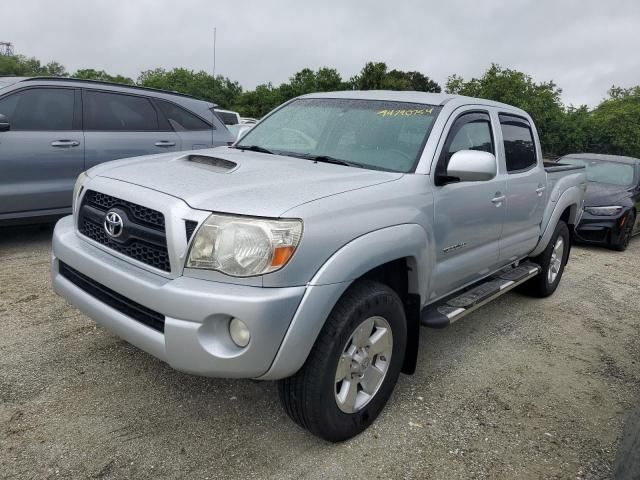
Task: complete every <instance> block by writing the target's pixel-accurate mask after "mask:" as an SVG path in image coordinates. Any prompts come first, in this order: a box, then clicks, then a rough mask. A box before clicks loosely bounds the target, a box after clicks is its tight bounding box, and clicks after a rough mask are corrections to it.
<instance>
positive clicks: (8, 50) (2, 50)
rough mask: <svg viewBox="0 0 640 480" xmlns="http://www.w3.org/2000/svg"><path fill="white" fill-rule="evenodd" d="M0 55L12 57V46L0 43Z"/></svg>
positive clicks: (7, 43) (9, 43)
mask: <svg viewBox="0 0 640 480" xmlns="http://www.w3.org/2000/svg"><path fill="white" fill-rule="evenodd" d="M0 55H4V56H5V57H13V55H14V53H13V44H12V43H11V42H0Z"/></svg>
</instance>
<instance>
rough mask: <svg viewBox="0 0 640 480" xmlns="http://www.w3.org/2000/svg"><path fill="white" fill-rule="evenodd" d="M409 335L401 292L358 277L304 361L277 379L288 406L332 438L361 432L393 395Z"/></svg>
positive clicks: (300, 422) (305, 425)
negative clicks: (288, 375) (299, 366)
mask: <svg viewBox="0 0 640 480" xmlns="http://www.w3.org/2000/svg"><path fill="white" fill-rule="evenodd" d="M406 337H407V325H406V318H405V312H404V307H403V304H402V301H401V300H400V298H399V297H398V295H397V294H396V293H395V292H394V291H393V290H392V289H391V288H389V287H387V286H386V285H384V284H381V283H378V282H374V281H371V280H360V281H358V282H356V283H355V284H354V285H352V286H351V287H350V288H349V289H348V290H347V291H346V292H345V294H344V295H343V296H342V298H341V299H340V301H339V302H338V303H337V304H336V306H335V307H334V309H333V311H332V312H331V314H330V315H329V318H328V319H327V321H326V323H325V325H324V327H323V328H322V331H321V332H320V334H319V335H318V338H317V340H316V343H315V344H314V346H313V348H312V350H311V353H310V354H309V357H308V358H307V361H306V362H305V364H304V366H303V367H302V368H301V369H300V371H298V373H296V374H295V375H294V376H292V377H289V378H286V379H284V380H281V381H280V382H279V383H278V392H279V395H280V401H281V402H282V405H283V407H284V409H285V411H286V412H287V414H288V415H289V417H291V419H292V420H293V421H294V422H296V423H297V424H298V425H300V426H301V427H303V428H306V429H307V430H309V431H310V432H311V433H313V434H315V435H317V436H319V437H321V438H323V439H325V440H329V441H331V442H339V441H343V440H347V439H349V438H352V437H354V436H355V435H358V434H359V433H360V432H362V431H364V430H365V429H366V428H367V427H369V425H371V424H372V423H373V421H374V420H375V419H376V418H377V417H378V415H379V414H380V412H381V411H382V409H383V408H384V406H385V404H386V403H387V400H388V399H389V397H390V396H391V392H392V391H393V388H394V386H395V384H396V382H397V380H398V376H399V375H400V369H401V368H402V364H403V360H404V353H405V349H406V343H407V338H406Z"/></svg>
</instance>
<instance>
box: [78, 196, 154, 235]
mask: <svg viewBox="0 0 640 480" xmlns="http://www.w3.org/2000/svg"><path fill="white" fill-rule="evenodd" d="M83 203H89V204H90V205H94V206H96V207H98V208H100V210H103V211H105V212H106V211H107V210H110V209H112V208H113V207H124V208H126V209H128V210H129V211H130V212H131V214H132V216H133V217H134V218H135V219H136V220H138V221H139V222H140V223H145V224H147V225H149V226H150V227H152V228H153V227H155V228H157V229H158V230H161V231H163V232H164V215H163V214H162V212H159V211H157V210H153V209H151V208H147V207H143V206H142V205H138V204H136V203H132V202H128V201H126V200H121V199H119V198H116V197H112V196H111V195H107V194H105V193H100V192H95V191H93V190H89V191H88V192H87V193H86V194H85V196H84V199H83Z"/></svg>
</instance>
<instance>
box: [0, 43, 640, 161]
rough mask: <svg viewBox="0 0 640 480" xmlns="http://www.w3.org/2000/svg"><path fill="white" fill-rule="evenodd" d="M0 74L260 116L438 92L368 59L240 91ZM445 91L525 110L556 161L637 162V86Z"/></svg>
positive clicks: (172, 79)
mask: <svg viewBox="0 0 640 480" xmlns="http://www.w3.org/2000/svg"><path fill="white" fill-rule="evenodd" d="M0 75H18V76H71V77H76V78H82V79H89V80H102V81H108V82H115V83H122V84H127V85H140V86H145V87H152V88H159V89H162V90H169V91H176V92H181V93H186V94H189V95H193V96H195V97H198V98H201V99H204V100H209V101H212V102H215V103H217V104H218V105H219V106H220V107H221V108H227V109H232V110H237V111H238V112H240V114H241V115H243V116H247V117H257V118H259V117H261V116H263V115H265V114H266V113H267V112H269V111H270V110H272V109H273V108H275V107H276V106H278V105H280V104H281V103H283V102H285V101H287V100H289V99H291V98H294V97H296V96H298V95H303V94H306V93H312V92H329V91H337V90H374V89H386V90H415V91H422V92H436V93H438V92H441V91H442V87H441V86H440V85H439V84H438V83H437V82H435V81H434V80H432V79H431V78H429V77H428V76H426V75H424V74H423V73H421V72H417V71H402V70H396V69H393V70H389V68H388V67H387V65H386V64H385V63H383V62H368V63H367V64H366V65H365V66H364V67H363V68H362V70H361V71H360V73H358V74H357V75H355V76H353V77H351V78H349V79H343V78H342V76H341V75H340V73H339V72H338V71H337V70H336V69H335V68H329V67H322V68H319V69H317V70H313V69H310V68H304V69H302V70H300V71H299V72H297V73H295V74H294V75H292V76H291V77H290V78H289V80H288V81H287V82H284V83H282V84H280V85H277V86H276V85H273V84H272V83H271V82H268V83H263V84H260V85H258V86H257V87H256V88H255V89H253V90H244V89H243V88H242V87H241V85H240V84H239V83H238V82H237V81H234V80H231V79H229V78H227V77H224V76H222V75H217V76H216V77H215V78H214V77H213V76H212V75H211V74H209V73H207V72H204V71H199V72H196V71H193V70H188V69H185V68H174V69H172V70H166V69H163V68H157V69H154V70H146V71H144V72H142V73H140V75H139V76H138V78H137V79H135V80H134V79H132V78H128V77H126V76H123V75H111V74H109V73H107V72H105V71H104V70H95V69H81V70H78V71H76V72H73V73H69V72H67V71H66V69H65V67H64V66H63V65H61V64H60V63H58V62H50V63H47V64H43V63H41V62H40V61H39V60H37V59H35V58H27V57H24V56H21V55H17V56H11V57H6V56H5V57H0ZM444 91H445V92H448V93H454V94H460V95H468V96H472V97H479V98H486V99H490V100H496V101H499V102H504V103H508V104H510V105H514V106H516V107H519V108H522V109H523V110H525V111H527V112H528V113H529V114H530V115H531V117H532V118H533V119H534V121H535V123H536V126H537V128H538V132H539V134H540V138H541V143H542V147H543V152H544V155H545V156H546V157H548V158H554V157H558V156H560V155H564V154H566V153H572V152H594V153H609V154H614V155H630V156H635V157H640V85H639V86H635V87H631V88H621V87H616V86H613V87H611V89H610V90H609V91H608V92H607V96H606V97H605V98H604V99H603V100H602V101H601V102H600V104H599V105H597V106H596V107H595V108H593V109H589V108H587V106H585V105H582V106H578V107H575V106H567V105H564V104H563V102H562V101H561V93H562V90H561V89H560V88H559V87H558V86H557V85H556V84H555V83H554V82H553V81H546V82H535V81H534V80H533V79H532V78H531V76H530V75H527V74H526V73H523V72H519V71H517V70H512V69H509V68H503V67H501V66H499V65H496V64H492V65H491V66H490V67H489V68H488V69H487V70H486V71H485V72H484V73H483V75H482V76H480V77H478V78H471V79H464V78H462V77H461V76H459V75H455V74H454V75H451V76H450V77H449V78H448V80H447V82H446V85H445V86H444Z"/></svg>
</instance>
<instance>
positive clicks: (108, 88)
mask: <svg viewBox="0 0 640 480" xmlns="http://www.w3.org/2000/svg"><path fill="white" fill-rule="evenodd" d="M214 106H215V105H214V104H213V103H210V102H205V101H202V100H198V99H196V98H193V97H190V96H187V95H181V94H178V93H170V92H164V91H160V90H154V89H149V88H142V87H133V86H122V85H115V84H110V83H106V82H96V81H90V80H78V79H71V78H21V77H0V172H2V174H1V177H2V181H1V182H0V223H4V224H7V223H15V222H17V221H24V219H29V220H31V219H33V218H37V219H38V220H42V219H44V218H45V217H55V216H60V215H65V214H67V213H70V212H71V194H72V191H73V184H74V182H75V179H76V178H77V177H78V175H79V174H80V173H81V172H83V171H85V170H87V169H88V168H91V167H92V166H94V165H97V164H99V163H102V162H107V161H109V160H116V159H119V158H124V157H132V156H139V155H147V154H157V153H162V152H169V151H177V150H193V149H200V148H208V147H215V146H220V145H227V144H230V143H231V142H233V140H234V137H233V135H232V134H231V133H230V132H229V131H228V130H227V128H226V127H225V126H224V125H223V124H222V122H221V121H220V120H219V119H218V117H217V116H216V115H215V114H214V113H213V108H214Z"/></svg>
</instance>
